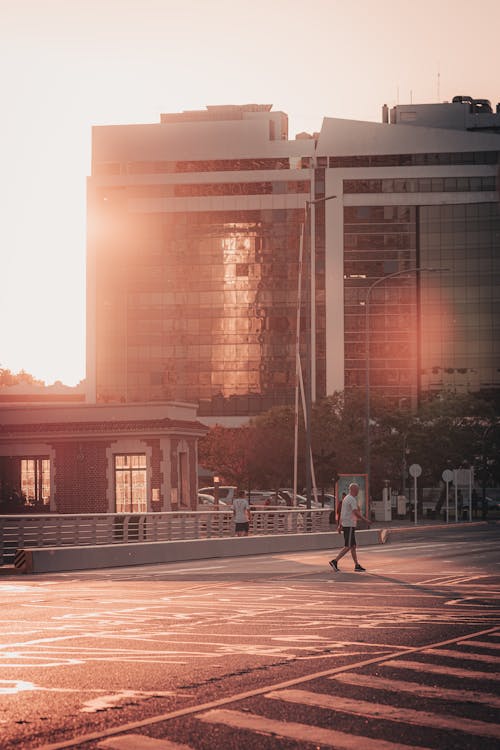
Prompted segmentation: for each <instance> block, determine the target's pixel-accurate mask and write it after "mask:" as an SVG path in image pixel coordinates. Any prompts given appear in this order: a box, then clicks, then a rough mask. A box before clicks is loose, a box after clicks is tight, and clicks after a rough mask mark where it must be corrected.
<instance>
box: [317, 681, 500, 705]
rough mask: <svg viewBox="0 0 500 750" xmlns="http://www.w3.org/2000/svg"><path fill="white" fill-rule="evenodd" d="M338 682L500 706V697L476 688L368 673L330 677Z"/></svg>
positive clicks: (440, 698)
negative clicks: (461, 688) (455, 688)
mask: <svg viewBox="0 0 500 750" xmlns="http://www.w3.org/2000/svg"><path fill="white" fill-rule="evenodd" d="M330 679H331V680H335V681H336V682H342V683H344V684H346V685H359V687H367V688H371V689H373V690H388V691H390V692H393V693H399V692H402V693H412V695H418V696H420V697H421V698H433V699H436V698H437V699H438V700H449V701H456V702H462V703H464V702H467V703H480V704H482V705H486V706H492V707H493V708H500V697H498V696H497V695H493V694H492V693H481V692H479V691H474V690H452V689H449V688H448V689H446V688H436V687H433V686H432V685H421V684H420V683H418V682H407V681H405V680H387V679H385V678H383V677H374V676H373V675H368V674H355V673H352V674H349V673H348V672H346V673H344V674H337V675H335V676H334V677H331V678H330Z"/></svg>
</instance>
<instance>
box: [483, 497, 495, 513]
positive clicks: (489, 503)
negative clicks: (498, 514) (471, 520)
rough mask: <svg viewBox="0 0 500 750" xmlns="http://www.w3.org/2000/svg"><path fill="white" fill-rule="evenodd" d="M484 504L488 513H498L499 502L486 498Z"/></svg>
mask: <svg viewBox="0 0 500 750" xmlns="http://www.w3.org/2000/svg"><path fill="white" fill-rule="evenodd" d="M486 503H487V507H488V513H492V512H495V511H500V500H495V499H494V498H492V497H486ZM478 507H479V509H481V500H479V503H478Z"/></svg>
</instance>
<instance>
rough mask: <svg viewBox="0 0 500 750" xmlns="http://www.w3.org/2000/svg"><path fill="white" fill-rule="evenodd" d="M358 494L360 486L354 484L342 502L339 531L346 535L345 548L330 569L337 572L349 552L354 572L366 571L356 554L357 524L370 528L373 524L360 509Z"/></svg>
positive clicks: (332, 561)
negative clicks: (360, 522)
mask: <svg viewBox="0 0 500 750" xmlns="http://www.w3.org/2000/svg"><path fill="white" fill-rule="evenodd" d="M358 492H359V486H358V485H357V484H356V482H352V483H351V484H350V485H349V494H348V495H346V497H344V499H343V501H342V508H341V510H340V519H339V526H338V530H339V531H340V532H343V534H344V546H343V547H342V549H341V550H340V552H339V553H338V555H337V557H336V558H335V559H334V560H330V563H329V564H330V567H331V568H333V570H336V571H338V569H339V567H338V562H339V560H340V559H341V558H342V557H344V555H347V553H348V552H350V553H351V555H352V559H353V560H354V570H356V571H358V572H364V570H365V568H363V567H362V566H361V565H360V564H359V562H358V556H357V554H356V524H357V522H358V520H362V521H366V523H367V524H368V526H370V525H371V524H370V521H369V520H368V518H365V516H364V515H363V514H362V513H361V511H360V510H359V508H358V501H357V497H358Z"/></svg>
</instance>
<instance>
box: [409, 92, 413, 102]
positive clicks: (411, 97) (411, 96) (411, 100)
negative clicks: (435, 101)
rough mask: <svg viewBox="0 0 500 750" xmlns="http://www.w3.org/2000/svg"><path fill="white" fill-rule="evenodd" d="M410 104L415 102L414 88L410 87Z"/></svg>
mask: <svg viewBox="0 0 500 750" xmlns="http://www.w3.org/2000/svg"><path fill="white" fill-rule="evenodd" d="M410 104H413V90H412V89H410Z"/></svg>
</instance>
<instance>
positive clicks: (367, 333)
mask: <svg viewBox="0 0 500 750" xmlns="http://www.w3.org/2000/svg"><path fill="white" fill-rule="evenodd" d="M448 270H449V269H448V268H427V267H426V266H417V267H416V268H405V269H402V270H401V271H394V273H390V274H388V275H387V276H382V278H380V279H377V280H376V281H374V282H373V283H372V284H370V286H369V287H368V290H367V292H366V297H365V367H366V369H365V372H366V377H365V472H366V481H367V484H368V487H367V493H369V487H370V314H369V310H370V299H371V293H372V291H373V290H374V289H375V287H376V286H378V285H379V284H382V283H383V282H384V281H388V279H393V278H395V277H396V276H405V275H407V274H409V273H420V272H421V271H428V272H429V273H437V272H439V271H448ZM367 501H368V496H367Z"/></svg>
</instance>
